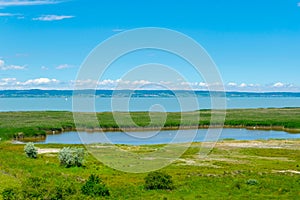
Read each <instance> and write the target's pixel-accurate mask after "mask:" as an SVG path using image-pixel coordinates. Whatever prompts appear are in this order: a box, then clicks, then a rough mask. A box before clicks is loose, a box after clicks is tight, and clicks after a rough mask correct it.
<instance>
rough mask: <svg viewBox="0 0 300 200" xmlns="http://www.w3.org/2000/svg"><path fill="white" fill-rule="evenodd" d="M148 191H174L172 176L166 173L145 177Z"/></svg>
mask: <svg viewBox="0 0 300 200" xmlns="http://www.w3.org/2000/svg"><path fill="white" fill-rule="evenodd" d="M145 188H146V189H147V190H172V189H173V188H174V185H173V180H172V176H170V175H169V174H166V173H164V172H158V171H156V172H150V173H149V174H148V175H147V176H146V177H145Z"/></svg>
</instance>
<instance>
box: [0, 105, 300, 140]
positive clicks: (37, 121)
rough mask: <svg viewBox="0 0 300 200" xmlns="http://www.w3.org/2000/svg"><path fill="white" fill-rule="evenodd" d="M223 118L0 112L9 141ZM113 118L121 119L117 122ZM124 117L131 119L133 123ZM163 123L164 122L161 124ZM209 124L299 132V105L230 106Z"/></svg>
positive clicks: (207, 114)
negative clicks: (220, 118) (75, 132)
mask: <svg viewBox="0 0 300 200" xmlns="http://www.w3.org/2000/svg"><path fill="white" fill-rule="evenodd" d="M219 113H220V116H221V117H222V112H220V111H217V110H200V111H194V112H184V113H179V112H168V113H159V112H157V113H149V112H131V113H124V112H115V113H111V112H101V113H96V116H97V118H98V121H95V120H94V121H93V122H91V121H89V119H90V118H91V117H93V116H94V115H95V114H94V113H81V114H80V120H79V121H80V122H79V123H78V124H76V125H77V127H75V123H74V118H73V113H72V112H67V111H25V112H0V138H1V139H2V140H8V139H12V138H22V137H43V136H45V135H46V134H47V133H59V132H64V131H71V130H76V129H77V130H85V131H97V130H104V131H119V130H120V128H123V129H128V130H132V131H134V130H153V129H157V127H163V129H178V128H179V126H180V125H181V128H186V129H191V128H209V125H210V120H211V116H212V114H213V115H215V116H217V117H218V114H219ZM114 117H117V118H120V117H122V118H121V119H124V118H125V120H123V121H121V122H120V123H117V122H116V121H115V119H114ZM127 119H132V120H133V122H134V124H133V123H131V122H129V120H127ZM195 119H199V120H195ZM163 122H164V123H163ZM212 127H215V128H217V127H224V128H248V129H264V130H281V131H287V132H292V133H293V132H295V133H299V132H300V108H268V109H263V108H258V109H229V110H227V111H226V119H225V122H224V125H223V124H222V123H221V122H218V121H217V122H216V123H214V124H213V125H212Z"/></svg>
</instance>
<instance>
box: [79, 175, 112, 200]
mask: <svg viewBox="0 0 300 200" xmlns="http://www.w3.org/2000/svg"><path fill="white" fill-rule="evenodd" d="M81 192H82V194H84V195H88V196H93V197H96V196H109V195H110V194H109V190H108V189H107V187H106V186H105V184H104V183H103V182H102V180H101V179H100V178H99V177H98V176H96V175H94V174H92V175H90V177H89V179H88V180H87V181H86V183H85V184H84V185H83V186H82V187H81Z"/></svg>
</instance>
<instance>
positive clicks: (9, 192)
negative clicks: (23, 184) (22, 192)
mask: <svg viewBox="0 0 300 200" xmlns="http://www.w3.org/2000/svg"><path fill="white" fill-rule="evenodd" d="M2 198H3V200H14V199H17V197H16V191H15V190H14V189H13V188H6V189H4V190H3V192H2Z"/></svg>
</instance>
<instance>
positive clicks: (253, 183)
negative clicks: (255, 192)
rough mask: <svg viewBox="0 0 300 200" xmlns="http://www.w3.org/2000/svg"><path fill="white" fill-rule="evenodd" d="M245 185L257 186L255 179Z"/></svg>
mask: <svg viewBox="0 0 300 200" xmlns="http://www.w3.org/2000/svg"><path fill="white" fill-rule="evenodd" d="M246 184H247V185H258V181H257V180H256V179H249V180H248V181H246Z"/></svg>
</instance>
